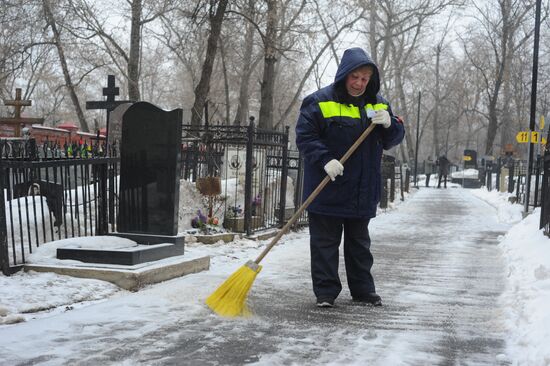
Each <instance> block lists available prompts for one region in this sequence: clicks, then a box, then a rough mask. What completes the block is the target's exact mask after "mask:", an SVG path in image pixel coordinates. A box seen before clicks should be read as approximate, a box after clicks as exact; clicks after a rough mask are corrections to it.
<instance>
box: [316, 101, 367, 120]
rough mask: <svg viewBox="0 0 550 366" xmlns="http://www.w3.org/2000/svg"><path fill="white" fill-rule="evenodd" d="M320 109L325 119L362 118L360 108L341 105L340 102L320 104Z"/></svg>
mask: <svg viewBox="0 0 550 366" xmlns="http://www.w3.org/2000/svg"><path fill="white" fill-rule="evenodd" d="M319 108H321V113H322V114H323V117H324V118H330V117H350V118H361V114H360V113H359V107H356V106H354V105H352V104H349V105H347V104H341V103H338V102H331V101H329V102H319Z"/></svg>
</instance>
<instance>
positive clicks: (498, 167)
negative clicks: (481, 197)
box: [495, 157, 502, 192]
mask: <svg viewBox="0 0 550 366" xmlns="http://www.w3.org/2000/svg"><path fill="white" fill-rule="evenodd" d="M501 169H502V158H501V157H499V158H498V159H497V167H496V173H497V178H496V182H495V188H496V190H497V191H499V192H500V188H501V187H500V170H501Z"/></svg>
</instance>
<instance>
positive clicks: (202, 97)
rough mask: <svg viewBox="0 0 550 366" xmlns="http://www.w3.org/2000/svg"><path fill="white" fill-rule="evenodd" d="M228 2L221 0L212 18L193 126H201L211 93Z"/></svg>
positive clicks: (196, 98)
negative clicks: (211, 78)
mask: <svg viewBox="0 0 550 366" xmlns="http://www.w3.org/2000/svg"><path fill="white" fill-rule="evenodd" d="M227 2H228V0H220V1H219V3H218V8H217V9H216V13H215V14H214V16H213V17H210V34H209V35H208V41H207V45H206V57H205V60H204V63H203V65H202V72H201V78H200V80H199V83H198V84H197V87H196V88H195V102H194V103H193V109H192V111H191V125H193V126H200V125H201V120H202V111H203V109H204V104H205V102H206V99H207V98H208V94H209V93H210V77H211V76H212V69H213V68H214V60H215V58H216V51H217V48H218V39H219V38H220V32H221V29H222V22H223V17H224V15H225V9H226V8H227Z"/></svg>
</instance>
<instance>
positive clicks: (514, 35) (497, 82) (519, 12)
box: [464, 0, 535, 155]
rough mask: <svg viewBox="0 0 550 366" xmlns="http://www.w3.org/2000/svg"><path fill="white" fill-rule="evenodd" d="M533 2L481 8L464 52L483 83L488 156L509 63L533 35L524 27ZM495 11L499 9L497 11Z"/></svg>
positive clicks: (501, 2)
mask: <svg viewBox="0 0 550 366" xmlns="http://www.w3.org/2000/svg"><path fill="white" fill-rule="evenodd" d="M534 4H535V2H534V1H512V0H499V1H498V3H497V6H496V7H491V6H490V5H486V6H485V7H481V6H479V5H477V4H476V3H474V6H475V8H476V9H477V10H478V12H477V14H478V15H477V16H476V17H475V19H476V20H477V25H475V26H474V27H472V29H471V31H470V35H471V38H470V39H471V40H470V42H469V44H466V42H464V50H465V52H466V55H467V57H468V59H469V60H470V62H471V63H472V65H473V66H474V67H475V69H476V71H477V73H478V75H479V76H480V77H481V79H482V80H483V82H484V88H485V95H486V98H487V111H488V125H487V139H486V140H485V154H487V155H491V154H492V153H493V145H494V142H495V137H496V135H497V130H498V128H499V122H498V120H499V97H500V93H501V88H502V87H503V84H504V82H505V79H506V75H507V73H508V71H507V69H508V68H509V67H510V60H511V58H512V57H513V54H514V53H515V51H516V49H517V48H518V47H519V46H521V45H522V44H523V43H524V42H525V41H526V40H527V39H528V38H529V37H530V35H531V33H532V31H527V32H525V33H523V32H521V31H522V30H523V25H524V23H525V21H526V20H527V15H528V14H529V13H530V11H531V10H532V9H533V7H534ZM495 8H496V9H495Z"/></svg>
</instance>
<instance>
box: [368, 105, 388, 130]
mask: <svg viewBox="0 0 550 366" xmlns="http://www.w3.org/2000/svg"><path fill="white" fill-rule="evenodd" d="M371 121H372V123H374V124H376V125H382V126H384V128H388V127H390V126H391V118H390V114H389V113H388V111H385V110H383V109H380V110H378V111H376V115H375V116H374V117H372V120H371Z"/></svg>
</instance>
